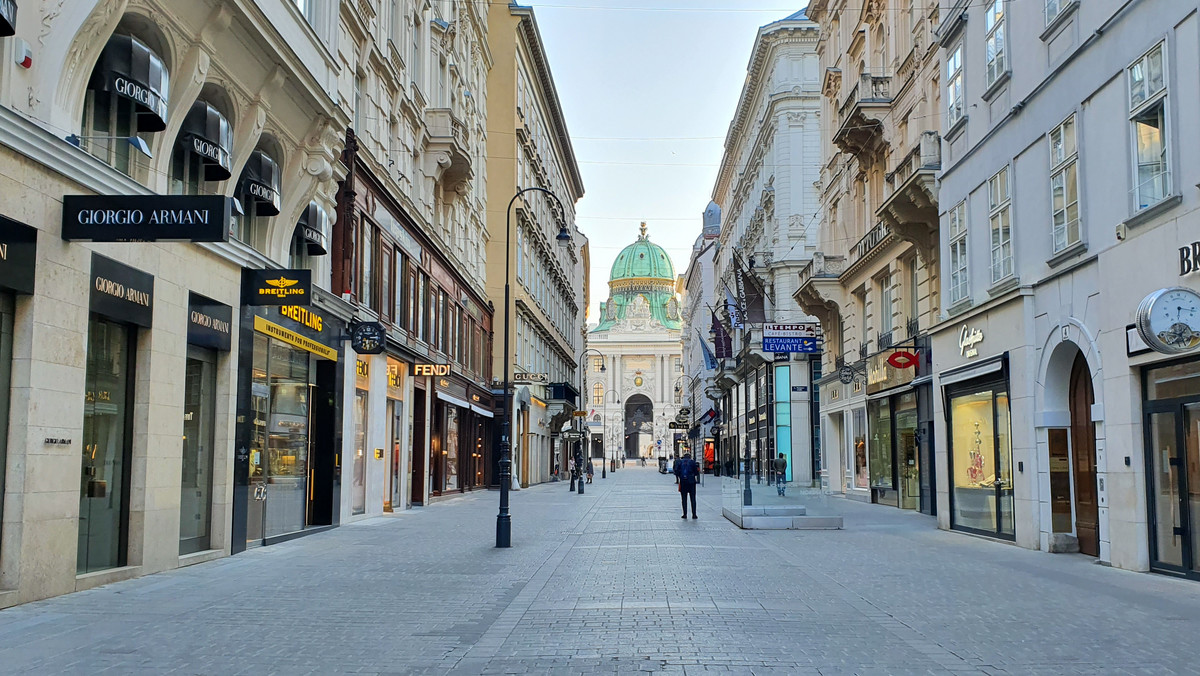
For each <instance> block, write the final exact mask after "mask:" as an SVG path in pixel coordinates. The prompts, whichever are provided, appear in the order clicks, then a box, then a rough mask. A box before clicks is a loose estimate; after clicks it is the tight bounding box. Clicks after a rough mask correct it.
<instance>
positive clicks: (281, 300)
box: [242, 268, 312, 305]
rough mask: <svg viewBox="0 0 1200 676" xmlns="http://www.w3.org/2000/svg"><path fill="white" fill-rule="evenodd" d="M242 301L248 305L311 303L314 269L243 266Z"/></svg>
mask: <svg viewBox="0 0 1200 676" xmlns="http://www.w3.org/2000/svg"><path fill="white" fill-rule="evenodd" d="M242 302H243V303H245V304H246V305H310V304H312V270H253V269H250V268H242Z"/></svg>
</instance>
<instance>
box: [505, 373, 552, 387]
mask: <svg viewBox="0 0 1200 676" xmlns="http://www.w3.org/2000/svg"><path fill="white" fill-rule="evenodd" d="M512 381H513V383H514V384H516V385H545V384H546V383H548V382H550V374H548V373H514V374H513V377H512Z"/></svg>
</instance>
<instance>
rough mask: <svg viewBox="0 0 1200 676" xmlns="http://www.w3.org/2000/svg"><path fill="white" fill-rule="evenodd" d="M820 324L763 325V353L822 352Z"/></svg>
mask: <svg viewBox="0 0 1200 676" xmlns="http://www.w3.org/2000/svg"><path fill="white" fill-rule="evenodd" d="M820 332H821V328H820V326H819V325H818V324H814V323H809V324H763V344H762V349H763V352H803V353H813V352H819V351H820V343H819V342H818V338H819V337H820Z"/></svg>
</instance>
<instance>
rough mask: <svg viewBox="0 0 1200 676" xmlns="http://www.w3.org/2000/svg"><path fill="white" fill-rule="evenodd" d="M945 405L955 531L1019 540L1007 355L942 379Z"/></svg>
mask: <svg viewBox="0 0 1200 676" xmlns="http://www.w3.org/2000/svg"><path fill="white" fill-rule="evenodd" d="M939 380H940V383H941V386H942V393H943V397H944V398H945V406H946V425H947V428H948V429H949V435H948V442H949V448H948V457H949V477H950V526H951V528H954V529H956V530H963V531H967V532H972V533H978V534H981V535H989V536H992V537H998V538H1003V539H1008V540H1012V539H1015V537H1016V525H1015V511H1014V493H1013V447H1012V422H1011V415H1010V405H1009V373H1008V355H1007V354H1003V355H1000V356H997V357H993V358H990V359H986V360H982V361H979V362H977V363H973V364H971V365H970V366H966V367H963V368H959V369H955V370H952V371H946V372H943V373H942V374H941V375H940V378H939Z"/></svg>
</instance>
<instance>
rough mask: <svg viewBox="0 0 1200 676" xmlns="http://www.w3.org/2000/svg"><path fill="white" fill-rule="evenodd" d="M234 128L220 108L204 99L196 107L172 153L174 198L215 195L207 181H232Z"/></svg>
mask: <svg viewBox="0 0 1200 676" xmlns="http://www.w3.org/2000/svg"><path fill="white" fill-rule="evenodd" d="M232 147H233V128H232V127H230V126H229V121H228V120H226V119H225V116H224V115H223V114H221V111H219V110H217V107H216V106H214V105H212V104H211V103H209V102H208V101H205V100H203V99H200V100H197V101H196V102H195V103H193V104H192V108H191V110H189V111H188V115H187V118H185V119H184V121H183V127H182V128H181V129H180V130H179V136H178V138H177V139H176V141H175V147H174V148H173V149H172V150H171V181H170V193H171V194H172V195H201V194H211V193H213V192H215V190H212V189H210V188H207V187H206V186H205V183H206V182H219V181H225V180H227V179H229V177H230V176H232V175H233V174H232V173H230V171H229V165H230V160H229V151H230V148H232Z"/></svg>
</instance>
